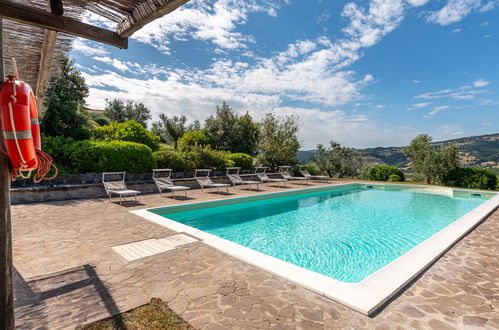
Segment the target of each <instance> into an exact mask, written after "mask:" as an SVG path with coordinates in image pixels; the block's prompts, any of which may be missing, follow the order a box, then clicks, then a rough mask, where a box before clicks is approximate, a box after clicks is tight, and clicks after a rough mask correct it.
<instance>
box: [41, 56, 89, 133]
mask: <svg viewBox="0 0 499 330" xmlns="http://www.w3.org/2000/svg"><path fill="white" fill-rule="evenodd" d="M51 86H52V87H51V89H50V90H49V91H48V93H47V95H49V96H50V102H49V104H48V107H47V110H46V112H45V115H44V117H43V120H42V123H41V131H42V133H44V134H45V135H49V136H65V137H72V138H75V139H78V140H80V139H85V138H88V137H89V131H88V130H87V129H86V124H87V116H86V114H85V112H86V110H85V109H84V108H85V99H86V97H87V96H88V87H87V85H86V84H85V79H84V78H83V76H82V75H81V73H80V71H78V69H76V68H75V67H74V62H73V61H70V60H69V59H68V58H67V57H62V59H61V70H60V72H59V74H58V75H57V76H55V77H53V78H51Z"/></svg>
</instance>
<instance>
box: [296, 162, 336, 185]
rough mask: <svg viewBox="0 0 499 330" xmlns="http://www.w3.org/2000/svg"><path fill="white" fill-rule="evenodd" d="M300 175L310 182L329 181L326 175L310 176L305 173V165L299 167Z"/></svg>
mask: <svg viewBox="0 0 499 330" xmlns="http://www.w3.org/2000/svg"><path fill="white" fill-rule="evenodd" d="M300 173H301V175H303V176H304V177H305V178H309V179H310V180H320V181H328V180H329V177H328V176H327V175H311V174H310V173H309V172H308V171H307V166H306V165H300Z"/></svg>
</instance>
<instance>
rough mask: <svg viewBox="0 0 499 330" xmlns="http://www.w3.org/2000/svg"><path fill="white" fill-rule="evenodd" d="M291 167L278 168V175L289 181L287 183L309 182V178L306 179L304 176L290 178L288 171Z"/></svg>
mask: <svg viewBox="0 0 499 330" xmlns="http://www.w3.org/2000/svg"><path fill="white" fill-rule="evenodd" d="M290 168H291V166H279V174H280V175H281V176H282V178H283V179H286V180H289V181H293V180H294V181H305V184H308V182H309V181H310V180H311V179H310V178H307V177H306V176H291V174H289V172H288V171H289V169H290Z"/></svg>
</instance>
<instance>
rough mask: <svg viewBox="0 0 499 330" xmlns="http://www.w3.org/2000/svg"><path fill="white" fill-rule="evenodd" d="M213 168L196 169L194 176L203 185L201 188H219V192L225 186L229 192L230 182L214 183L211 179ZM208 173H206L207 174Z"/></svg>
mask: <svg viewBox="0 0 499 330" xmlns="http://www.w3.org/2000/svg"><path fill="white" fill-rule="evenodd" d="M210 172H211V170H207V169H196V170H194V178H195V179H196V181H197V182H198V184H199V185H200V186H201V190H202V191H204V188H210V189H213V188H217V193H220V188H225V190H226V191H227V194H228V193H229V187H230V186H231V185H230V184H228V183H214V182H213V181H211V179H210ZM205 174H206V175H205Z"/></svg>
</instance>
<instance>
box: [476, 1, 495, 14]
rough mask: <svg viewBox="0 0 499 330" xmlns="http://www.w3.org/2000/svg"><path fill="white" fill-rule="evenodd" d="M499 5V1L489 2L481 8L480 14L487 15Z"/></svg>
mask: <svg viewBox="0 0 499 330" xmlns="http://www.w3.org/2000/svg"><path fill="white" fill-rule="evenodd" d="M497 5H498V2H497V1H489V2H487V3H486V4H485V5H483V6H482V7H481V8H480V12H481V13H485V12H487V11H491V10H492V9H494V8H495V7H496V6H497Z"/></svg>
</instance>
